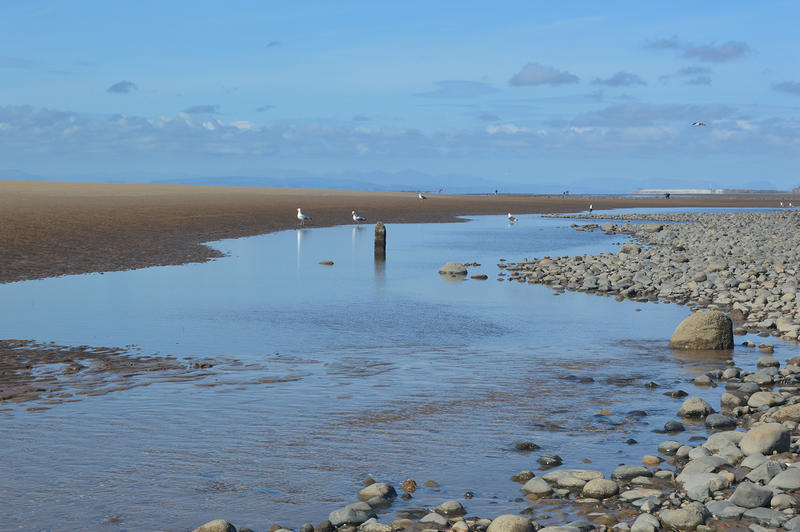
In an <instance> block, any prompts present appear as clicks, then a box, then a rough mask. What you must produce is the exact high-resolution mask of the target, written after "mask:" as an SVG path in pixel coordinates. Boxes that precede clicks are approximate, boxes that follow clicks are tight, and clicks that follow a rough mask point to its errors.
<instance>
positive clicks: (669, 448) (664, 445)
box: [658, 440, 683, 456]
mask: <svg viewBox="0 0 800 532" xmlns="http://www.w3.org/2000/svg"><path fill="white" fill-rule="evenodd" d="M681 446H683V444H682V443H681V442H679V441H676V440H667V441H664V442H661V443H660V444H659V445H658V452H659V453H661V454H665V455H668V456H669V455H673V454H675V453H677V452H678V449H680V448H681Z"/></svg>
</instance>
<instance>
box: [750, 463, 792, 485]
mask: <svg viewBox="0 0 800 532" xmlns="http://www.w3.org/2000/svg"><path fill="white" fill-rule="evenodd" d="M781 471H783V470H782V469H781V466H780V465H779V464H778V463H777V462H773V461H772V460H764V463H762V464H761V465H759V466H758V467H756V468H755V469H753V470H752V471H750V472H749V473H748V474H747V476H745V477H744V478H746V479H747V480H749V481H750V482H755V483H757V484H759V483H760V484H767V483H768V482H769V481H770V480H772V479H773V477H775V475H777V474H778V473H780V472H781Z"/></svg>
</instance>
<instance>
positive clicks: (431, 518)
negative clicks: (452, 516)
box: [419, 512, 448, 528]
mask: <svg viewBox="0 0 800 532" xmlns="http://www.w3.org/2000/svg"><path fill="white" fill-rule="evenodd" d="M419 522H420V523H430V524H432V525H436V526H440V527H442V528H444V527H446V526H447V525H448V522H447V519H445V518H444V516H442V515H440V514H437V513H436V512H431V513H429V514H428V515H426V516H425V517H423V518H422V519H420V520H419Z"/></svg>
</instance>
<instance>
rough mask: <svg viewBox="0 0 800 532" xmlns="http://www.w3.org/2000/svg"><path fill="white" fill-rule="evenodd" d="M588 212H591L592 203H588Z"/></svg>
mask: <svg viewBox="0 0 800 532" xmlns="http://www.w3.org/2000/svg"><path fill="white" fill-rule="evenodd" d="M589 212H592V204H591V203H590V204H589Z"/></svg>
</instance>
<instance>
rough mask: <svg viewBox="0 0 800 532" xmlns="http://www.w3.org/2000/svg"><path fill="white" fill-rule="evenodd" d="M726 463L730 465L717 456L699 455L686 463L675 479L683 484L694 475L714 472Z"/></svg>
mask: <svg viewBox="0 0 800 532" xmlns="http://www.w3.org/2000/svg"><path fill="white" fill-rule="evenodd" d="M727 465H730V464H729V463H728V461H727V460H725V459H724V458H721V457H719V456H701V457H700V458H696V459H694V460H692V461H691V462H689V463H688V464H686V465H685V466H684V467H683V471H681V474H680V475H678V476H677V478H675V480H677V481H678V482H680V483H681V484H683V483H685V482H687V481H688V480H689V479H690V478H692V477H693V476H695V475H700V474H703V473H716V472H717V471H719V468H721V467H724V466H727Z"/></svg>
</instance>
